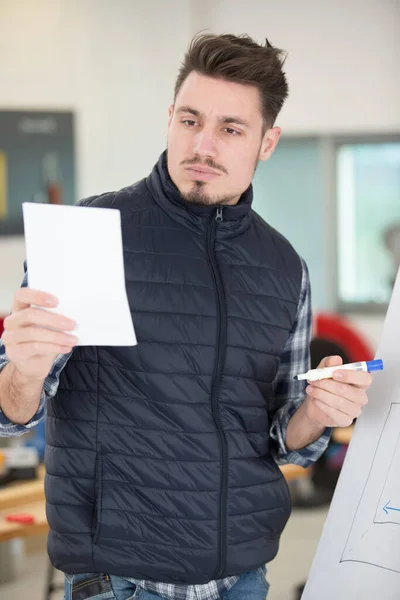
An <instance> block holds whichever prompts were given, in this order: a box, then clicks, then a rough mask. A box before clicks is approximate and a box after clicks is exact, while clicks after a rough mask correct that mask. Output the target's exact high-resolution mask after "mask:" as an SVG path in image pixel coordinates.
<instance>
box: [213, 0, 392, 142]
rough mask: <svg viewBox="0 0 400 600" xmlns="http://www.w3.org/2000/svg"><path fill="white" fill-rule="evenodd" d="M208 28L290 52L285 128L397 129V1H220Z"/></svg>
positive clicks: (301, 130) (282, 119) (295, 130)
mask: <svg viewBox="0 0 400 600" xmlns="http://www.w3.org/2000/svg"><path fill="white" fill-rule="evenodd" d="M212 28H213V30H215V31H217V32H219V33H222V32H230V33H235V34H238V33H248V34H249V35H251V36H254V37H255V38H256V40H257V41H258V42H259V43H261V42H263V40H264V39H265V37H267V38H268V39H269V41H270V42H271V43H272V44H273V45H274V46H278V47H280V48H283V49H285V50H286V51H287V52H288V53H289V55H288V59H287V63H286V72H287V75H288V79H289V86H290V98H289V100H288V103H287V106H286V107H285V108H284V109H283V111H282V113H281V115H282V116H281V117H280V118H279V124H280V125H281V126H282V128H283V130H284V132H285V133H290V134H296V133H316V132H330V131H332V132H346V133H348V132H352V131H368V132H375V131H386V132H392V131H394V130H397V131H400V101H399V100H400V77H399V62H398V61H399V56H400V2H399V1H398V0H337V1H336V2H329V0H303V1H302V2H300V1H299V0H246V1H245V2H244V1H243V0H219V1H217V2H216V4H215V7H214V9H213V13H212Z"/></svg>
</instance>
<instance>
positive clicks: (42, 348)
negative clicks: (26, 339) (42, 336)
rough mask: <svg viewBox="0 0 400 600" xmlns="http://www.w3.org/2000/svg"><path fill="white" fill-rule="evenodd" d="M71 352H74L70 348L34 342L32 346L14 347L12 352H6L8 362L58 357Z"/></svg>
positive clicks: (21, 345)
mask: <svg viewBox="0 0 400 600" xmlns="http://www.w3.org/2000/svg"><path fill="white" fill-rule="evenodd" d="M69 352H72V348H71V347H70V346H64V345H58V344H42V343H41V342H33V343H32V344H20V345H18V346H13V347H12V348H11V349H10V350H7V351H6V354H7V358H8V360H10V361H11V362H15V361H17V360H18V361H20V360H21V359H24V360H27V359H30V358H34V357H37V356H52V355H54V356H57V354H68V353H69Z"/></svg>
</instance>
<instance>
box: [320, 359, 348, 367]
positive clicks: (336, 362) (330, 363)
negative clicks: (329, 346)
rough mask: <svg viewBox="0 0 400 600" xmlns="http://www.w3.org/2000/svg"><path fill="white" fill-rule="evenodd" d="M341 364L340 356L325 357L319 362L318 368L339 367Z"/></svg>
mask: <svg viewBox="0 0 400 600" xmlns="http://www.w3.org/2000/svg"><path fill="white" fill-rule="evenodd" d="M342 364H343V360H342V359H341V357H340V356H326V357H325V358H323V359H322V360H321V362H320V363H319V365H318V368H319V369H323V368H324V367H339V366H340V365H342Z"/></svg>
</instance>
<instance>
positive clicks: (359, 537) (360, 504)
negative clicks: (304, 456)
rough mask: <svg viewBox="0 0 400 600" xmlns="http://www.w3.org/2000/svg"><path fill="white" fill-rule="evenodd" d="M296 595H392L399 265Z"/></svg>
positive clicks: (352, 599) (397, 597) (399, 479)
mask: <svg viewBox="0 0 400 600" xmlns="http://www.w3.org/2000/svg"><path fill="white" fill-rule="evenodd" d="M376 357H377V358H382V359H383V361H384V371H382V372H378V373H375V374H374V382H373V384H372V386H371V388H370V390H369V392H368V398H369V402H368V405H367V406H366V407H365V408H364V411H363V413H362V415H361V417H360V418H359V419H358V420H357V423H356V426H355V429H354V433H353V436H352V441H351V444H350V447H349V450H348V452H347V455H346V460H345V463H344V465H343V468H342V471H341V474H340V478H339V481H338V484H337V487H336V490H335V495H334V498H333V500H332V503H331V506H330V510H329V514H328V517H327V519H326V522H325V526H324V529H323V532H322V536H321V539H320V542H319V545H318V548H317V552H316V555H315V557H314V561H313V564H312V567H311V571H310V574H309V578H308V582H307V585H306V588H305V590H304V593H303V595H302V600H321V598H322V599H323V600H338V599H340V600H377V599H378V598H379V600H400V271H399V274H398V276H397V281H396V284H395V287H394V290H393V294H392V299H391V302H390V305H389V309H388V313H387V315H386V319H385V324H384V328H383V333H382V338H381V342H380V344H379V348H378V350H377V353H376Z"/></svg>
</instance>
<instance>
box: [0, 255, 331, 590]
mask: <svg viewBox="0 0 400 600" xmlns="http://www.w3.org/2000/svg"><path fill="white" fill-rule="evenodd" d="M302 264H303V278H302V285H301V291H300V297H299V303H298V307H297V314H296V318H295V322H294V324H293V327H292V330H291V332H290V334H289V337H288V340H287V343H286V346H285V349H284V351H283V354H282V356H281V357H280V366H279V369H278V373H277V376H276V378H275V381H274V395H273V397H272V399H271V401H270V415H271V428H270V435H271V438H272V452H273V454H274V458H275V460H276V461H277V463H278V464H287V463H292V464H297V465H301V466H302V467H308V466H309V465H311V464H312V463H313V462H314V461H316V460H317V459H318V458H319V457H320V456H321V454H322V453H323V452H324V450H325V449H326V447H327V445H328V441H329V436H330V430H329V429H326V431H325V432H324V434H323V435H322V436H321V437H320V438H319V439H318V440H316V441H315V442H313V443H312V444H310V445H309V446H307V447H305V448H303V449H301V450H298V451H291V452H288V451H287V449H286V445H285V440H286V431H287V426H288V423H289V420H290V418H291V417H292V415H293V414H294V413H295V411H296V410H297V409H298V408H299V406H300V405H301V404H302V402H303V401H304V398H305V387H306V385H307V383H306V382H304V381H297V380H295V379H293V378H294V376H295V375H297V374H298V373H305V372H306V371H307V370H308V369H309V362H310V355H309V348H310V339H311V325H312V315H311V291H310V281H309V275H308V270H307V267H306V264H305V263H304V262H303V263H302ZM27 282H28V277H27V273H25V277H24V280H23V282H22V287H26V286H27ZM70 356H71V354H68V355H64V354H60V355H59V356H58V357H57V359H56V360H55V362H54V365H53V368H52V370H51V372H50V373H49V375H48V377H47V379H46V380H45V382H44V387H43V392H42V396H41V399H40V404H39V408H38V410H37V412H36V414H35V415H34V417H33V418H32V419H31V421H30V422H29V423H27V424H26V425H15V424H14V423H11V422H10V421H9V420H8V419H7V417H6V416H5V415H4V413H2V411H1V410H0V437H7V436H18V435H22V434H24V433H26V432H27V431H30V429H32V427H34V426H35V425H36V424H37V423H38V422H39V421H40V420H41V419H43V417H44V416H45V414H46V399H47V398H49V397H50V398H51V397H52V396H54V395H55V394H56V392H57V388H58V383H59V377H60V373H61V371H62V370H63V368H64V367H65V365H66V364H67V362H68V359H69V357H70ZM7 362H8V361H7V357H6V353H5V348H4V345H3V344H2V343H1V341H0V370H1V369H2V368H3V367H4V366H5V365H6V364H7ZM237 580H238V577H237V576H234V577H227V578H225V579H219V580H216V581H210V582H209V583H206V584H202V585H189V586H183V585H175V584H167V583H156V582H151V581H141V580H135V579H130V578H129V581H132V582H133V583H135V584H136V585H137V586H138V587H141V588H143V589H145V590H147V591H149V592H153V593H155V594H158V595H159V596H161V598H168V600H216V599H218V598H220V597H221V594H222V593H223V592H224V591H226V590H228V589H229V588H231V587H232V586H233V585H234V583H236V581H237Z"/></svg>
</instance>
